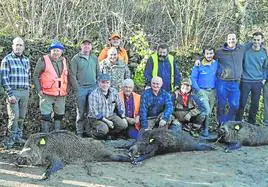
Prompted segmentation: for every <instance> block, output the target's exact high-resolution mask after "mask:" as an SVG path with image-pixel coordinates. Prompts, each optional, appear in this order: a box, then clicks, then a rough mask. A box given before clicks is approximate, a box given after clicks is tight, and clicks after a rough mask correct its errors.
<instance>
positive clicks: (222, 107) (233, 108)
mask: <svg viewBox="0 0 268 187" xmlns="http://www.w3.org/2000/svg"><path fill="white" fill-rule="evenodd" d="M216 89H217V100H218V110H217V112H218V121H219V123H220V124H221V123H224V122H227V121H233V120H235V116H236V112H237V110H238V108H239V98H240V90H239V82H237V81H225V80H217V86H216ZM227 106H229V108H228V112H227V111H226V107H227Z"/></svg>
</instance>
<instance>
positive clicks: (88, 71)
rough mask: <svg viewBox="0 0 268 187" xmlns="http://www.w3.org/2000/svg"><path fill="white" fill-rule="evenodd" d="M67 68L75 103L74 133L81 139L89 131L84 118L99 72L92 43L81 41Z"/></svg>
mask: <svg viewBox="0 0 268 187" xmlns="http://www.w3.org/2000/svg"><path fill="white" fill-rule="evenodd" d="M69 68H70V74H69V80H70V83H71V86H72V88H73V91H74V93H75V96H76V102H77V110H76V111H77V116H76V132H77V135H78V136H80V137H83V134H84V133H85V132H88V131H89V129H88V125H89V123H88V120H87V117H86V113H87V112H88V96H89V94H90V93H91V92H92V91H93V90H94V89H95V88H96V87H97V79H98V76H99V71H100V70H99V63H98V59H97V57H96V56H95V55H94V54H92V43H91V41H90V40H89V39H85V40H83V41H82V43H81V51H80V53H78V54H76V55H75V56H74V57H73V58H72V60H71V63H70V66H69ZM85 128H86V129H85Z"/></svg>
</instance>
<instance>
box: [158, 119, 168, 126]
mask: <svg viewBox="0 0 268 187" xmlns="http://www.w3.org/2000/svg"><path fill="white" fill-rule="evenodd" d="M166 124H167V122H166V121H165V120H163V119H161V120H160V121H159V127H160V128H161V127H164V126H165V125H166Z"/></svg>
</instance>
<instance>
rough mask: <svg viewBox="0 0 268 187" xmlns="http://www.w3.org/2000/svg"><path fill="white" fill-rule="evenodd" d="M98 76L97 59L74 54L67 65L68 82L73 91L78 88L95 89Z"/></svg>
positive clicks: (93, 56)
mask: <svg viewBox="0 0 268 187" xmlns="http://www.w3.org/2000/svg"><path fill="white" fill-rule="evenodd" d="M99 74H100V67H99V63H98V58H97V57H96V56H95V55H93V54H91V55H90V56H88V58H87V57H86V56H84V55H82V54H81V53H78V54H76V55H75V56H74V57H73V58H72V60H71V63H70V64H69V81H70V84H71V86H72V88H73V90H74V91H78V88H79V87H95V86H96V84H97V80H98V77H99Z"/></svg>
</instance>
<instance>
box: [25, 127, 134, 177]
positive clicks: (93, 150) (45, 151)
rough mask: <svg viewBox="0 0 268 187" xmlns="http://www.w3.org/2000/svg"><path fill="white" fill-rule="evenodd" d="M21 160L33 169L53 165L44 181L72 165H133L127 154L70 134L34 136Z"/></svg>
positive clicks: (64, 132)
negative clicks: (52, 174)
mask: <svg viewBox="0 0 268 187" xmlns="http://www.w3.org/2000/svg"><path fill="white" fill-rule="evenodd" d="M20 156H21V157H23V158H26V159H27V163H30V164H32V165H49V167H48V168H47V170H46V172H45V173H44V178H47V177H48V176H49V175H50V174H51V173H53V172H56V171H58V170H59V169H62V168H63V167H64V165H65V164H68V163H77V162H78V163H81V162H92V161H130V158H129V157H128V156H125V155H124V154H122V155H119V154H115V153H113V152H112V151H110V150H108V149H107V148H106V147H105V146H104V144H103V143H102V142H101V141H99V140H94V139H92V138H86V139H83V138H80V137H78V136H76V135H74V134H73V133H71V132H69V131H63V130H62V131H54V132H51V133H37V134H33V135H31V136H30V137H29V139H28V140H27V141H26V143H25V145H24V147H23V149H22V151H21V152H20Z"/></svg>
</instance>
